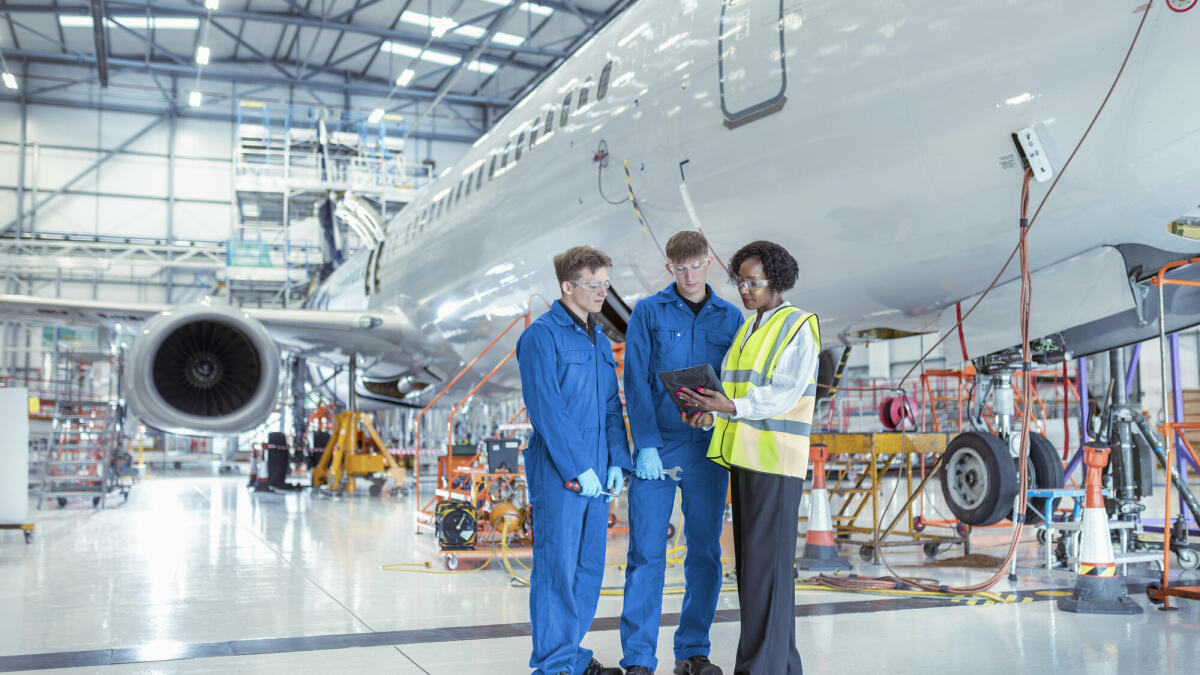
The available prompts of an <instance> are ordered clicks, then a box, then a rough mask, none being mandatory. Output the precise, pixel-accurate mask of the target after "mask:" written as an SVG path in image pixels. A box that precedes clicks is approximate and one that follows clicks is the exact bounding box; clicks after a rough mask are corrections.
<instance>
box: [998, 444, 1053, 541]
mask: <svg viewBox="0 0 1200 675" xmlns="http://www.w3.org/2000/svg"><path fill="white" fill-rule="evenodd" d="M1016 464H1017V460H1016V458H1015V457H1014V458H1013V468H1014V469H1015V468H1016ZM1018 478H1019V477H1018ZM1029 485H1030V487H1034V488H1039V489H1042V490H1057V489H1058V488H1061V487H1062V486H1063V465H1062V462H1060V461H1059V459H1058V451H1057V450H1055V449H1054V444H1053V443H1051V442H1050V439H1048V438H1046V437H1045V436H1043V435H1041V434H1035V433H1033V432H1030V434H1029ZM1038 502H1039V504H1038V506H1039V507H1040V509H1039V510H1041V511H1042V512H1043V513H1046V514H1047V515H1051V514H1053V513H1054V507H1055V506H1056V505H1057V504H1058V500H1057V499H1039V500H1038ZM1029 506H1030V505H1026V507H1025V523H1026V524H1027V525H1036V524H1038V523H1040V522H1042V517H1041V516H1039V515H1038V514H1037V512H1035V511H1034V510H1033V509H1032V508H1029ZM1008 517H1009V518H1012V509H1009V510H1008Z"/></svg>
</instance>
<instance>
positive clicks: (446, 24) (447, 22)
mask: <svg viewBox="0 0 1200 675" xmlns="http://www.w3.org/2000/svg"><path fill="white" fill-rule="evenodd" d="M400 20H401V21H403V22H404V23H411V24H416V25H418V26H426V27H428V28H430V29H431V30H432V31H433V37H442V36H443V35H445V34H446V31H448V30H450V29H451V28H454V27H455V26H457V25H458V22H457V21H455V20H454V19H451V18H450V17H448V16H429V15H428V14H422V13H421V12H407V11H406V12H403V13H402V14H400Z"/></svg>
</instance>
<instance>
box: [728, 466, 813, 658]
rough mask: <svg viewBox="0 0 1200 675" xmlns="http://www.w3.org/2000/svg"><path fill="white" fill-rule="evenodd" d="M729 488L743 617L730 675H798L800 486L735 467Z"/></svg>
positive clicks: (798, 482) (790, 480)
mask: <svg viewBox="0 0 1200 675" xmlns="http://www.w3.org/2000/svg"><path fill="white" fill-rule="evenodd" d="M729 483H730V485H731V486H732V488H733V546H734V553H735V555H736V556H737V561H736V566H737V581H738V604H739V606H740V607H741V616H742V628H741V636H740V637H739V639H738V649H737V661H736V662H735V664H734V667H733V672H734V675H785V674H786V675H800V673H801V672H802V667H801V665H800V653H799V652H798V651H796V582H795V572H794V571H793V566H794V565H795V562H796V535H797V531H798V527H797V523H796V519H797V518H798V517H799V515H800V495H801V493H802V492H803V490H804V480H803V479H800V478H791V477H787V476H775V475H771V474H763V473H756V472H754V471H746V470H743V469H738V468H736V467H735V468H734V469H733V471H732V473H731V474H730V481H729Z"/></svg>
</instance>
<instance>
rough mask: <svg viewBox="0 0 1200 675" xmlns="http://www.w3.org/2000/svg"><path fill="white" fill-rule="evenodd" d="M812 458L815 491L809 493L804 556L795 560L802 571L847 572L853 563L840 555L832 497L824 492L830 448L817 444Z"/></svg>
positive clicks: (810, 451) (813, 488)
mask: <svg viewBox="0 0 1200 675" xmlns="http://www.w3.org/2000/svg"><path fill="white" fill-rule="evenodd" d="M809 456H811V457H812V463H813V469H812V471H813V474H812V490H811V492H810V493H809V499H810V502H809V507H808V531H807V532H805V533H804V555H803V556H801V557H800V558H799V559H798V560H796V567H798V568H800V569H802V570H813V571H825V570H848V569H850V563H848V562H846V561H845V560H842V559H841V558H839V557H838V554H837V543H836V542H835V541H834V540H833V519H831V518H830V517H829V495H828V494H827V493H826V492H825V460H827V459H829V448H828V447H826V446H824V445H814V446H812V448H810V450H809Z"/></svg>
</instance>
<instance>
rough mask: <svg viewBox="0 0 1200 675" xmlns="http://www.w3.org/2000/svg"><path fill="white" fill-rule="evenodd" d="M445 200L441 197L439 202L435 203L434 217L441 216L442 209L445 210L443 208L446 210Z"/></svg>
mask: <svg viewBox="0 0 1200 675" xmlns="http://www.w3.org/2000/svg"><path fill="white" fill-rule="evenodd" d="M447 201H448V200H446V199H442V200H441V201H439V202H438V203H437V215H436V216H434V217H435V218H441V217H442V211H445V210H446V202H447Z"/></svg>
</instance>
